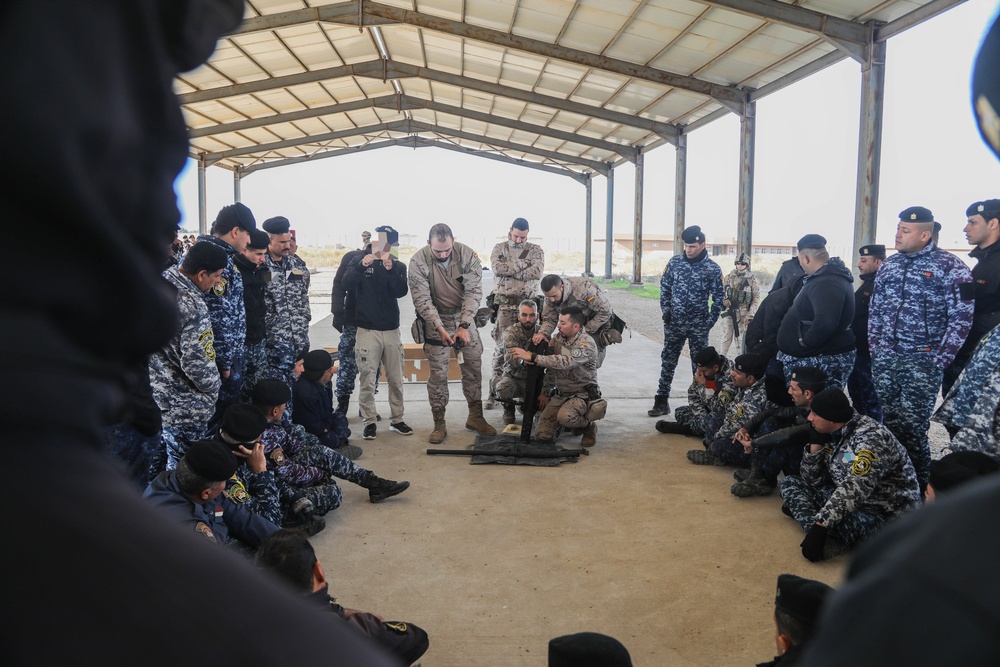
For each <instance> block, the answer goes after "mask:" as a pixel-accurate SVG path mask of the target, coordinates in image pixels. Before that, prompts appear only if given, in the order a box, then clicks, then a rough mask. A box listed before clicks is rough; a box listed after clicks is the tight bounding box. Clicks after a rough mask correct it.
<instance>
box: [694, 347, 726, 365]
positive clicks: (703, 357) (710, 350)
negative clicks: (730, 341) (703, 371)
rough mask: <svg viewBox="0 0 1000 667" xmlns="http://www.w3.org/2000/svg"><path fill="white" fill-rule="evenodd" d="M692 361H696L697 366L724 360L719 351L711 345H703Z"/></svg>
mask: <svg viewBox="0 0 1000 667" xmlns="http://www.w3.org/2000/svg"><path fill="white" fill-rule="evenodd" d="M691 361H693V362H694V365H695V366H705V367H708V366H715V365H716V364H718V363H720V362H721V361H722V357H720V356H719V353H718V351H716V349H715V348H714V347H712V346H711V345H709V346H708V347H703V348H701V349H700V350H698V351H697V352H696V353H695V355H694V356H693V357H691Z"/></svg>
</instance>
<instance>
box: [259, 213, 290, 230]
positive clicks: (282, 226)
mask: <svg viewBox="0 0 1000 667" xmlns="http://www.w3.org/2000/svg"><path fill="white" fill-rule="evenodd" d="M263 227H264V231H265V232H267V233H268V234H287V233H288V231H289V230H290V229H291V228H292V223H290V222H288V218H286V217H284V216H280V215H278V216H275V217H273V218H268V219H267V220H265V221H264V224H263Z"/></svg>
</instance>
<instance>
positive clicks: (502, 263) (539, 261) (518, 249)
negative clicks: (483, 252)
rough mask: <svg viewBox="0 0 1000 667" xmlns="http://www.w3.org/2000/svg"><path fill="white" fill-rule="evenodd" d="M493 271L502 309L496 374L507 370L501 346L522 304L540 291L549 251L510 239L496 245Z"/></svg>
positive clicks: (496, 336)
mask: <svg viewBox="0 0 1000 667" xmlns="http://www.w3.org/2000/svg"><path fill="white" fill-rule="evenodd" d="M490 268H491V269H492V270H493V276H494V280H493V292H494V294H495V295H496V297H497V302H498V303H499V304H500V307H499V308H498V309H497V321H496V326H495V327H494V328H493V340H495V341H496V342H497V346H496V348H495V350H494V353H493V375H494V376H497V375H499V374H500V371H501V369H502V367H503V350H502V349H501V348H500V343H501V340H502V337H503V333H504V332H505V331H506V330H507V327H509V326H510V325H511V324H514V323H515V322H517V310H518V304H520V303H521V301H523V300H524V299H531V298H533V297H534V296H535V294H536V293H537V291H538V281H539V280H540V279H541V277H542V274H543V273H544V272H545V251H544V250H542V247H541V246H539V245H536V244H534V243H530V242H527V241H525V242H524V243H514V242H513V241H511V240H510V239H508V240H506V241H503V242H501V243H498V244H496V246H494V248H493V253H492V254H491V255H490Z"/></svg>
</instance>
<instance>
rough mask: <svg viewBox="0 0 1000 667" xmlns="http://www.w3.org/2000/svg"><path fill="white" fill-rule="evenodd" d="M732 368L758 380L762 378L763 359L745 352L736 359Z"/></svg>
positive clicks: (752, 353)
mask: <svg viewBox="0 0 1000 667" xmlns="http://www.w3.org/2000/svg"><path fill="white" fill-rule="evenodd" d="M733 368H735V369H736V370H738V371H739V372H741V373H746V374H747V375H752V376H754V377H755V378H757V379H758V380H759V379H760V378H762V377H764V359H763V358H762V357H761V356H760V355H759V354H756V353H754V352H747V353H746V354H741V355H740V356H738V357H736V359H735V360H734V361H733Z"/></svg>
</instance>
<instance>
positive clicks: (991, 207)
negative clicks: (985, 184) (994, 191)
mask: <svg viewBox="0 0 1000 667" xmlns="http://www.w3.org/2000/svg"><path fill="white" fill-rule="evenodd" d="M998 213H1000V199H987V200H985V201H977V202H973V203H972V205H970V206H969V208H967V209H965V217H967V218H971V217H972V216H974V215H981V216H983V217H984V218H986V219H987V220H990V219H991V218H995V217H997V214H998Z"/></svg>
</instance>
